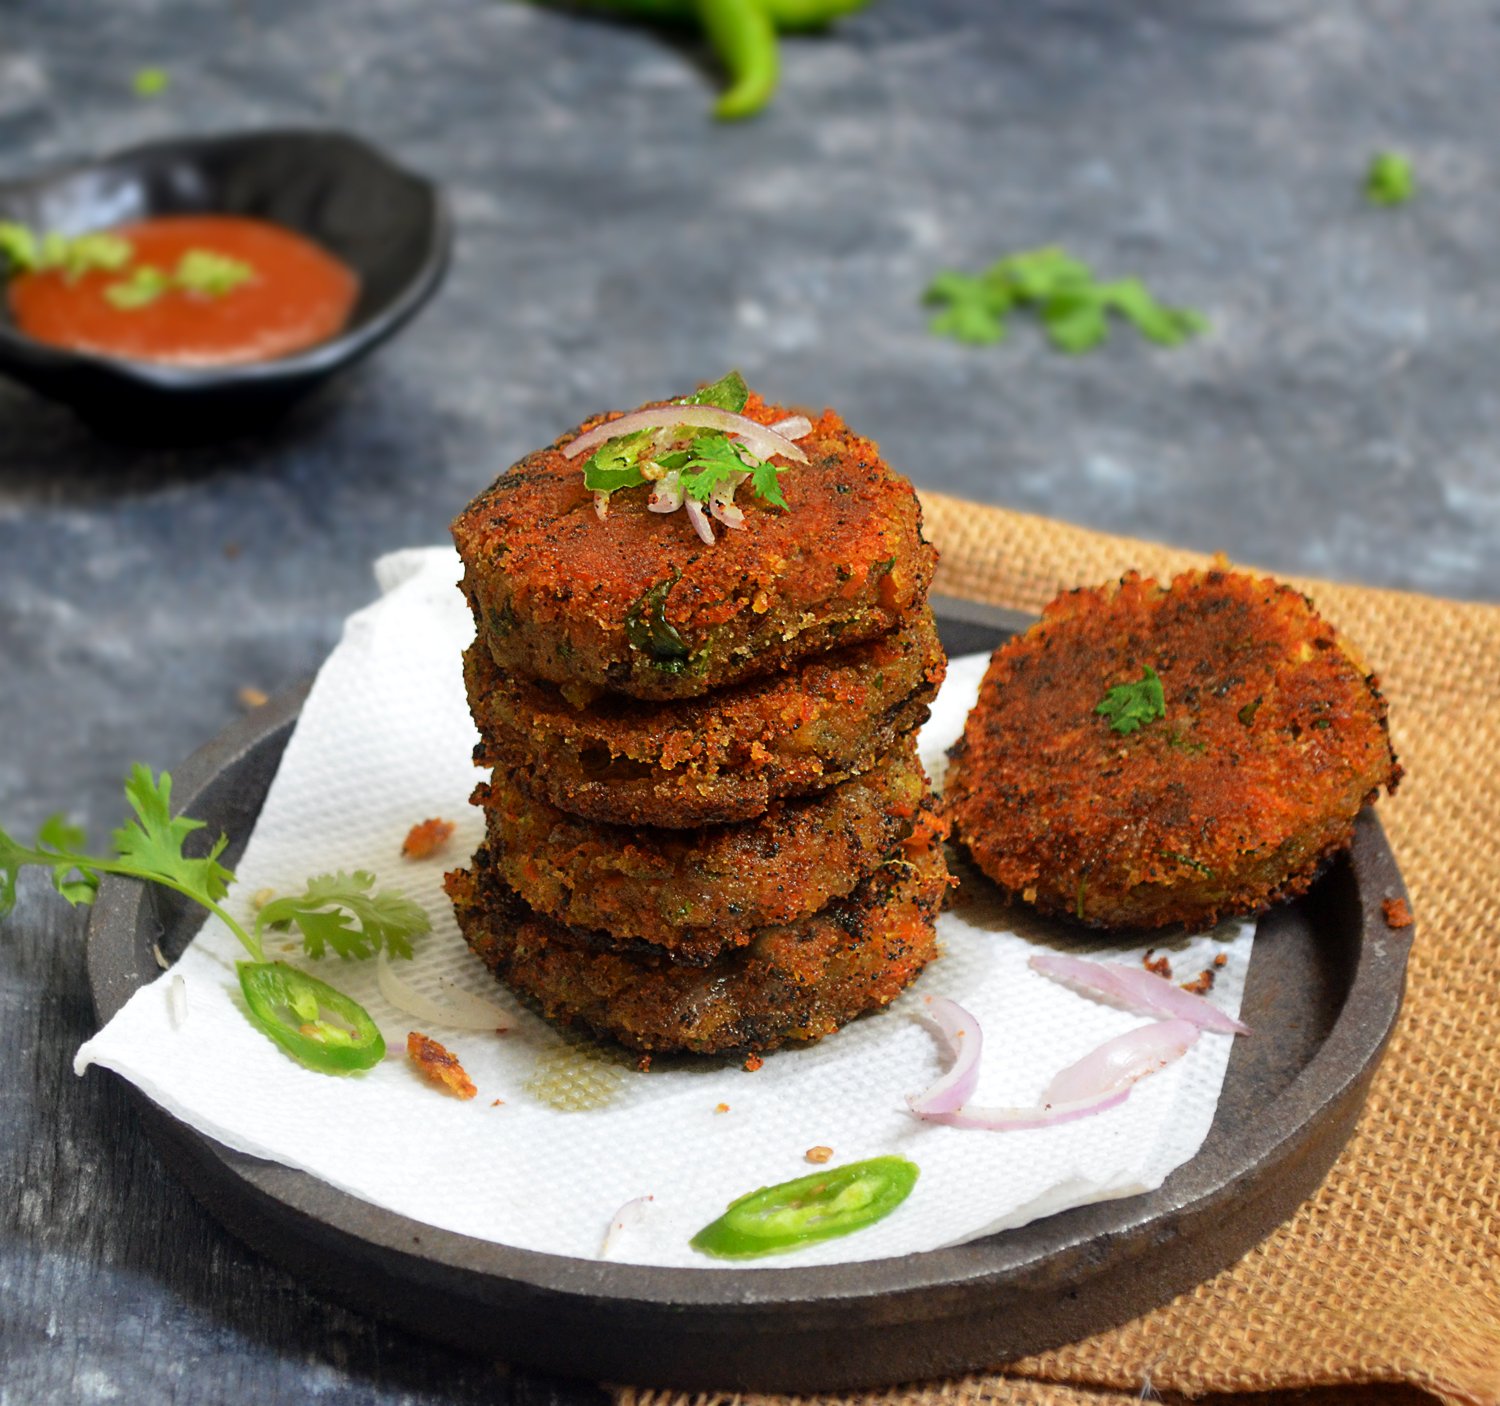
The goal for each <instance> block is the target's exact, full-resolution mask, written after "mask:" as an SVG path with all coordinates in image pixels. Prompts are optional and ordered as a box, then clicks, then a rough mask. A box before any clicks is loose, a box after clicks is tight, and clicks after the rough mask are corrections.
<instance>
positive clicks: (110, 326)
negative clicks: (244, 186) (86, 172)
mask: <svg viewBox="0 0 1500 1406" xmlns="http://www.w3.org/2000/svg"><path fill="white" fill-rule="evenodd" d="M109 232H110V233H111V234H115V235H118V236H119V237H120V238H121V239H125V240H128V241H129V242H130V244H131V245H132V246H133V249H134V253H133V256H132V258H131V261H130V263H129V265H127V266H126V267H125V268H124V269H122V270H119V271H116V272H108V271H104V270H92V271H90V272H88V273H85V274H83V275H81V276H80V277H77V278H76V279H74V280H73V281H72V282H69V280H68V277H67V275H66V274H65V273H63V272H62V271H60V270H48V271H46V272H40V273H28V274H23V275H22V276H21V277H19V278H15V279H13V280H12V281H11V284H10V306H11V312H12V314H13V315H14V317H15V320H16V325H17V326H18V327H19V328H20V329H21V331H23V332H25V333H26V334H27V335H28V336H30V337H35V338H36V339H37V340H38V341H40V342H50V343H52V344H53V345H56V346H62V347H68V348H70V349H72V350H74V351H83V352H93V353H96V354H98V355H101V356H113V357H121V358H124V359H125V360H128V361H156V362H169V363H172V364H174V365H178V366H236V365H244V364H246V363H249V362H258V361H273V360H275V359H276V358H277V357H282V356H286V355H288V354H289V353H291V352H295V351H301V350H303V349H304V348H306V347H311V346H315V345H317V343H319V342H325V341H327V340H328V338H330V337H332V336H333V335H334V334H335V333H337V332H338V331H339V330H340V329H341V328H342V327H343V326H344V324H345V323H346V322H347V321H348V320H349V314H350V312H351V311H352V309H353V307H354V301H355V299H356V297H357V296H358V294H359V278H358V276H357V275H356V274H355V273H354V272H353V270H351V269H350V268H349V267H347V265H345V264H343V263H342V262H340V261H339V260H338V259H336V258H334V257H333V255H331V254H329V253H326V252H325V251H324V250H323V249H321V248H319V247H318V245H316V244H314V243H313V242H312V241H311V240H310V239H306V238H304V237H303V236H302V235H300V234H294V233H293V232H292V231H291V230H288V229H284V228H283V227H282V226H280V225H275V224H269V223H267V222H266V221H264V220H252V219H247V218H244V217H242V216H238V215H168V216H163V217H161V218H160V219H154V220H144V221H142V222H141V223H139V224H134V225H123V226H121V227H120V228H119V229H115V230H111V231H109ZM196 250H205V251H209V252H212V253H214V254H220V255H225V256H227V257H229V258H232V259H238V260H241V261H242V262H244V263H246V264H249V265H250V267H251V268H252V269H253V270H254V277H253V278H251V279H249V280H247V281H246V282H244V283H241V284H239V285H238V286H237V287H234V288H232V289H230V290H229V291H228V292H224V293H221V294H218V295H210V294H206V293H198V292H191V291H188V290H185V289H181V288H172V289H169V290H168V291H166V292H164V293H162V294H161V296H159V297H157V298H156V299H155V300H154V301H151V302H149V303H147V304H146V305H145V306H141V307H134V308H120V307H117V306H115V304H114V303H112V302H111V301H110V299H109V298H108V297H107V296H106V293H105V290H106V289H107V288H109V286H110V285H111V284H114V283H118V282H120V281H121V280H122V279H128V278H129V276H130V274H131V271H132V270H134V269H136V268H139V267H141V266H143V265H150V266H152V267H154V268H159V269H161V270H163V271H165V272H168V273H170V272H171V271H172V270H173V269H175V268H176V267H177V265H178V261H179V260H180V259H181V258H182V256H183V255H184V254H186V253H188V252H189V251H196Z"/></svg>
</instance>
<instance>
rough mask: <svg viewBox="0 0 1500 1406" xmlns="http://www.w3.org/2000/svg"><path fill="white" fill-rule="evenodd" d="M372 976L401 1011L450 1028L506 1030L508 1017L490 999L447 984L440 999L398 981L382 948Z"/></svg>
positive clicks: (399, 979)
mask: <svg viewBox="0 0 1500 1406" xmlns="http://www.w3.org/2000/svg"><path fill="white" fill-rule="evenodd" d="M375 980H376V982H377V984H378V985H379V987H380V994H381V995H382V996H384V997H385V999H386V1000H387V1001H389V1002H390V1003H391V1005H393V1006H395V1008H396V1009H397V1010H398V1011H401V1012H402V1013H403V1014H405V1015H411V1016H415V1017H416V1018H417V1019H418V1020H427V1021H431V1022H432V1023H433V1024H434V1025H446V1026H448V1027H449V1028H450V1029H452V1030H509V1029H510V1017H509V1016H508V1015H506V1013H505V1012H504V1011H503V1010H501V1009H500V1007H499V1006H497V1005H496V1004H495V1003H494V1002H493V1001H487V1000H485V998H484V997H483V996H476V995H474V994H473V993H472V992H470V991H465V990H464V989H463V988H462V987H459V986H453V985H451V984H449V985H448V989H447V990H446V991H445V992H444V999H443V1000H434V999H433V998H432V997H431V996H425V995H423V994H422V992H420V991H418V990H416V989H415V988H414V987H411V986H408V985H407V984H406V982H404V981H402V980H401V978H400V977H399V976H397V975H396V973H395V971H394V970H393V969H392V967H391V961H390V958H389V957H388V956H387V955H386V952H385V949H384V948H381V950H380V955H379V956H377V957H376V958H375Z"/></svg>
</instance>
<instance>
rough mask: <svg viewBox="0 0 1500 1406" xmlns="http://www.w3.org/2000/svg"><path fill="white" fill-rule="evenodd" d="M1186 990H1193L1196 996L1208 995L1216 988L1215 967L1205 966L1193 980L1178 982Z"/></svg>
mask: <svg viewBox="0 0 1500 1406" xmlns="http://www.w3.org/2000/svg"><path fill="white" fill-rule="evenodd" d="M1178 985H1179V986H1181V987H1182V989H1183V990H1184V991H1188V992H1191V993H1192V994H1193V995H1194V996H1206V995H1207V994H1208V993H1209V992H1210V991H1212V990H1213V989H1214V969H1213V968H1212V967H1204V968H1203V970H1202V971H1201V972H1199V973H1198V975H1197V976H1195V977H1194V978H1193V979H1192V980H1191V981H1182V982H1179V983H1178Z"/></svg>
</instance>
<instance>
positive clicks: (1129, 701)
mask: <svg viewBox="0 0 1500 1406" xmlns="http://www.w3.org/2000/svg"><path fill="white" fill-rule="evenodd" d="M1094 711H1095V712H1096V713H1100V714H1102V715H1103V716H1104V717H1106V718H1108V719H1109V725H1110V727H1111V728H1112V729H1113V730H1114V731H1115V732H1121V733H1131V732H1135V731H1136V730H1137V729H1138V728H1142V727H1144V726H1145V725H1146V724H1147V723H1150V722H1155V721H1156V719H1157V718H1164V717H1166V715H1167V700H1166V695H1165V694H1164V693H1163V691H1162V686H1161V679H1160V678H1159V677H1158V676H1157V672H1156V670H1155V669H1153V668H1152V667H1151V666H1150V665H1149V664H1147V665H1146V666H1145V672H1144V673H1142V674H1141V676H1140V678H1138V679H1137V680H1136V681H1135V682H1134V683H1120V684H1116V685H1115V686H1114V687H1113V688H1112V689H1110V690H1109V692H1108V693H1106V694H1105V695H1104V697H1103V698H1102V699H1101V700H1100V702H1099V703H1098V704H1097V706H1096V707H1095V708H1094Z"/></svg>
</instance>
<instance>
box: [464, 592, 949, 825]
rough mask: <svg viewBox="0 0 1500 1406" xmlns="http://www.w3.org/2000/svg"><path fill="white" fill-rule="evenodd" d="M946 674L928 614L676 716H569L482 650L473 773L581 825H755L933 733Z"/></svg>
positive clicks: (578, 711)
mask: <svg viewBox="0 0 1500 1406" xmlns="http://www.w3.org/2000/svg"><path fill="white" fill-rule="evenodd" d="M946 667H947V661H946V659H945V657H944V655H943V647H942V645H941V644H940V643H939V641H938V636H937V627H936V625H935V624H934V623H933V619H932V612H931V611H930V610H928V609H927V608H926V607H925V606H924V607H923V608H922V609H921V611H920V612H918V613H917V614H915V615H913V616H912V617H911V618H910V619H909V620H908V621H907V622H906V623H904V624H903V625H902V626H901V627H900V628H899V629H897V630H895V631H893V632H891V633H890V634H888V635H885V636H882V637H881V638H879V639H875V640H870V641H867V642H865V643H864V644H859V645H854V646H852V647H850V648H846V649H842V650H839V651H838V652H837V653H834V654H828V655H821V656H818V657H816V658H814V659H809V660H807V661H805V662H804V663H802V665H801V666H800V667H799V668H798V669H797V670H795V671H794V672H790V673H781V674H773V675H771V676H769V677H767V678H763V679H757V680H754V681H752V682H749V683H743V684H740V685H738V686H737V687H735V688H732V689H726V690H725V691H723V692H721V693H717V694H715V695H713V696H712V697H710V698H702V699H680V700H677V701H675V702H670V703H649V702H645V701H643V700H640V699H633V698H625V697H623V696H621V695H619V694H604V695H601V696H599V697H598V698H596V699H595V700H594V701H593V702H592V703H589V704H588V705H586V706H583V707H574V706H573V705H572V704H571V703H569V702H568V700H567V699H566V698H565V697H564V696H563V695H562V693H561V691H560V690H558V689H556V688H553V687H549V686H548V685H546V684H538V683H535V682H532V681H531V680H528V679H524V678H521V677H518V676H516V675H514V674H506V673H504V672H503V671H501V670H500V669H499V668H498V667H497V666H496V664H495V662H494V660H493V659H492V658H491V657H490V655H489V652H488V651H487V650H485V649H484V648H482V647H481V646H480V645H479V644H478V642H477V641H476V643H475V644H474V645H472V646H471V647H470V649H469V651H468V653H467V654H466V655H465V656H464V678H465V683H466V685H467V687H468V693H469V707H470V710H471V711H472V712H473V714H474V721H475V723H476V724H477V725H478V728H479V733H480V739H481V740H480V743H479V747H478V749H477V750H476V752H475V754H474V756H475V761H476V762H478V763H479V764H480V765H481V766H486V767H493V768H496V769H499V768H502V767H503V768H505V769H507V770H508V771H509V773H510V774H511V776H512V778H513V779H514V780H515V781H516V782H517V783H518V784H520V785H521V786H522V787H523V788H524V789H525V790H526V791H527V792H528V793H529V794H531V795H533V796H536V797H537V798H538V799H540V800H546V801H548V802H550V803H551V804H552V805H554V806H556V807H558V809H560V810H565V811H568V812H569V813H570V814H572V815H578V816H582V817H584V818H585V819H589V820H598V821H602V822H605V823H614V824H626V825H656V826H662V827H666V828H669V829H691V828H694V827H697V826H700V825H717V824H728V823H732V822H735V821H739V820H748V819H750V818H752V817H754V816H757V815H760V814H761V813H763V812H764V811H765V810H766V808H767V807H768V806H769V805H770V804H771V803H772V802H773V801H775V800H778V799H781V798H783V797H788V796H803V795H808V794H811V793H812V792H815V791H820V790H823V789H825V788H827V787H829V786H832V785H835V784H837V783H838V782H840V781H845V780H848V779H849V778H850V777H851V776H857V775H859V774H860V773H862V772H864V771H867V770H869V768H870V767H871V766H873V765H874V763H875V761H876V760H877V759H878V758H879V757H881V756H883V755H885V754H886V753H887V752H889V751H890V750H891V749H892V748H893V747H894V746H896V744H897V743H898V742H899V740H900V739H901V738H902V737H903V736H904V735H905V734H906V733H908V732H910V731H911V730H912V729H913V728H915V727H918V726H920V724H921V723H923V722H924V721H926V718H927V705H928V703H929V702H930V701H931V699H932V697H933V695H934V694H935V693H936V692H937V689H938V685H939V684H940V683H941V682H942V680H943V673H944V670H945V669H946Z"/></svg>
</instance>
